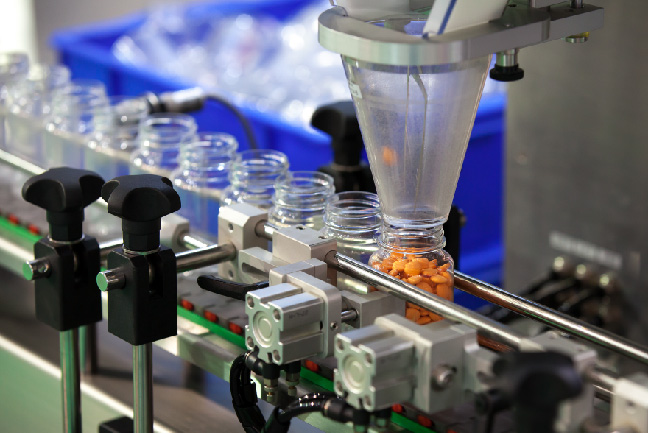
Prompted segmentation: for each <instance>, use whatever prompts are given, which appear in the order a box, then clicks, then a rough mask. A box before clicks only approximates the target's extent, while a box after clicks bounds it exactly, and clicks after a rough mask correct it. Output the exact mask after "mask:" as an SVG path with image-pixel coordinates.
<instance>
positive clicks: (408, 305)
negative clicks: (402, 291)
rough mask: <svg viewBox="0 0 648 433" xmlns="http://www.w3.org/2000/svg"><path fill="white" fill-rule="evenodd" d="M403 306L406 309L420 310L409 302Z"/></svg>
mask: <svg viewBox="0 0 648 433" xmlns="http://www.w3.org/2000/svg"><path fill="white" fill-rule="evenodd" d="M405 306H406V307H407V308H414V309H415V310H420V309H421V307H419V306H418V305H416V304H412V303H411V302H405Z"/></svg>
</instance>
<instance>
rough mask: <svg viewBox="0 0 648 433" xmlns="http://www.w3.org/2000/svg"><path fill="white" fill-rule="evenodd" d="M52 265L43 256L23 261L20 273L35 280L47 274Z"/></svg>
mask: <svg viewBox="0 0 648 433" xmlns="http://www.w3.org/2000/svg"><path fill="white" fill-rule="evenodd" d="M51 271H52V265H51V264H50V262H49V260H47V259H45V258H41V259H36V260H31V261H29V262H25V263H23V266H22V273H23V276H24V277H25V279H27V280H37V279H39V278H44V277H47V276H49V274H50V272H51Z"/></svg>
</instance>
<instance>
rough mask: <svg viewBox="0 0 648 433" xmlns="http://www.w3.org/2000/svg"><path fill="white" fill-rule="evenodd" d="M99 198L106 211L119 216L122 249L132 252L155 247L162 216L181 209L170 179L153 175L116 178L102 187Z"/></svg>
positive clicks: (158, 237) (158, 241)
mask: <svg viewBox="0 0 648 433" xmlns="http://www.w3.org/2000/svg"><path fill="white" fill-rule="evenodd" d="M101 197H103V199H104V200H106V202H108V212H109V213H110V214H112V215H115V216H118V217H120V218H121V219H122V231H123V232H124V248H126V249H127V250H131V251H138V252H145V251H152V250H155V249H157V248H158V247H159V246H160V228H161V225H160V220H161V218H162V217H163V216H165V215H168V214H170V213H173V212H175V211H177V210H178V209H180V196H178V193H177V192H176V191H175V190H174V189H173V184H172V183H171V181H170V180H169V179H167V178H166V177H162V176H158V175H155V174H135V175H129V176H120V177H116V178H115V179H113V180H111V181H109V182H107V183H106V184H105V185H104V186H103V188H102V189H101Z"/></svg>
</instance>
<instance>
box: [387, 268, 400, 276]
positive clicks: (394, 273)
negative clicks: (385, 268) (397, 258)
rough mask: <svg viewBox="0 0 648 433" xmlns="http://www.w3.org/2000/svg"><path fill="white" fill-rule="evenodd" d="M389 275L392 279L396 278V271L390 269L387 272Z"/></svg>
mask: <svg viewBox="0 0 648 433" xmlns="http://www.w3.org/2000/svg"><path fill="white" fill-rule="evenodd" d="M389 275H391V276H392V277H397V276H398V271H397V270H396V269H392V270H391V271H389Z"/></svg>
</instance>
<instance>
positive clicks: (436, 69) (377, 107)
mask: <svg viewBox="0 0 648 433" xmlns="http://www.w3.org/2000/svg"><path fill="white" fill-rule="evenodd" d="M343 63H344V68H345V71H346V75H347V79H348V80H349V87H350V88H351V93H352V96H353V102H354V104H355V108H356V112H357V115H358V121H359V123H360V129H361V130H362V136H363V138H364V142H365V146H366V148H367V154H368V157H369V162H370V165H371V171H372V173H373V177H374V181H375V183H376V188H377V192H378V196H379V197H380V204H381V208H382V211H383V215H384V222H383V223H384V227H383V239H382V240H383V241H385V240H386V239H385V236H390V233H391V234H394V235H396V232H399V234H400V236H399V237H400V238H401V241H403V240H405V239H406V238H410V239H412V240H414V239H416V238H418V237H419V236H420V235H421V234H423V233H425V232H435V233H436V236H438V234H439V229H440V226H441V224H443V223H444V222H445V221H446V219H447V217H448V213H449V212H450V206H451V204H452V199H453V196H454V192H455V189H456V186H457V180H458V179H459V172H460V171H461V164H462V162H463V158H464V154H465V152H466V147H467V145H468V139H469V138H470V132H471V130H472V127H473V122H474V120H475V113H476V110H477V106H478V104H479V100H480V98H481V94H482V89H483V87H484V83H485V80H486V76H487V73H488V68H489V64H490V56H487V57H483V58H479V59H475V60H470V61H466V62H462V63H456V64H447V65H437V66H388V65H380V64H374V63H366V62H361V61H358V60H355V59H351V58H347V57H343ZM422 232H423V233H422ZM440 233H441V236H442V233H443V232H442V231H441V232H440ZM423 237H425V235H423ZM388 243H391V242H388ZM398 243H401V244H402V243H404V244H407V242H398ZM402 246H404V247H415V246H416V245H402ZM421 246H422V245H421Z"/></svg>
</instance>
